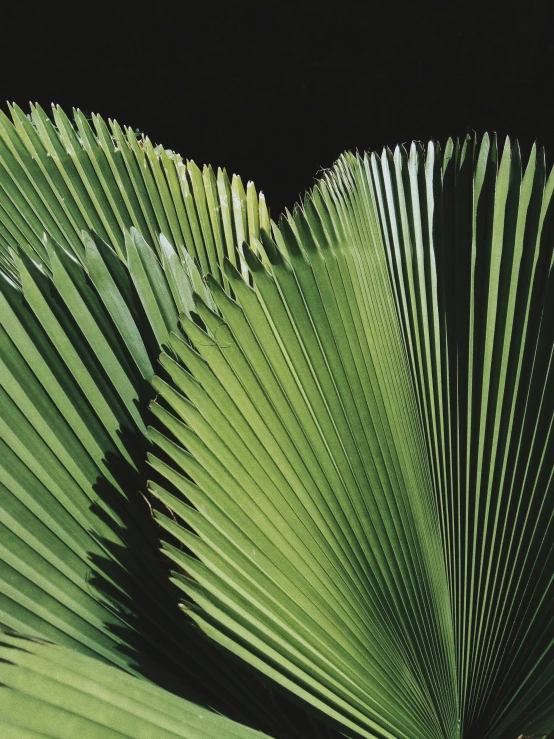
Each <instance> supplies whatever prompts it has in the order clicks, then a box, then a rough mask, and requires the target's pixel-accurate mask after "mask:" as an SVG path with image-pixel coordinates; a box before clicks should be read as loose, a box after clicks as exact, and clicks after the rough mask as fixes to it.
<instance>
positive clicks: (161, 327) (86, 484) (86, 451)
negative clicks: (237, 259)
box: [0, 113, 309, 735]
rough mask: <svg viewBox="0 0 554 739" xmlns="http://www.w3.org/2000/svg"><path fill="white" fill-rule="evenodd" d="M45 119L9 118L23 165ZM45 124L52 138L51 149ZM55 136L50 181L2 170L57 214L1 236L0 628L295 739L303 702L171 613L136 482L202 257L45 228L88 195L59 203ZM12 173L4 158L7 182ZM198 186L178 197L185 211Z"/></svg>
mask: <svg viewBox="0 0 554 739" xmlns="http://www.w3.org/2000/svg"><path fill="white" fill-rule="evenodd" d="M37 115H38V113H37ZM43 123H44V125H43V124H40V125H39V123H38V122H36V128H34V127H31V129H32V130H31V129H29V127H28V126H27V124H26V123H21V126H22V128H21V131H27V130H28V131H29V136H30V137H34V138H32V140H33V141H34V146H35V149H34V150H33V151H34V152H35V153H34V154H32V155H31V156H29V159H30V161H31V162H34V161H36V156H37V155H36V152H37V151H38V150H39V143H40V145H41V146H43V147H44V149H45V150H47V148H48V146H54V149H52V154H51V156H50V157H48V156H47V154H48V151H47V153H46V154H44V160H45V162H46V163H48V166H50V164H51V162H50V161H49V160H50V159H51V158H52V157H54V156H55V152H56V151H58V150H59V146H60V141H62V142H63V136H69V133H68V132H67V131H66V132H65V133H64V131H63V130H60V131H56V130H55V129H53V128H52V127H51V126H49V124H48V123H47V122H43ZM98 126H99V129H98V130H99V131H100V130H103V128H102V124H101V123H98ZM14 130H15V129H11V130H10V131H11V133H10V135H11V137H12V138H11V139H10V141H11V143H12V144H13V146H14V148H16V144H17V150H18V151H20V150H21V149H22V147H24V146H25V145H26V142H27V139H25V138H24V136H23V133H22V132H21V131H20V138H19V139H16V135H15V133H14ZM48 132H50V133H48ZM47 134H48V136H50V135H51V136H54V135H55V136H58V137H59V140H57V143H55V145H54V144H51V143H50V144H49V143H48V141H49V139H48V137H47ZM101 140H102V139H101V136H100V134H99V138H98V141H101ZM98 141H97V143H98ZM14 142H15V143H14ZM89 143H90V142H89ZM65 145H66V146H67V147H68V150H69V151H70V154H68V156H69V157H70V161H69V162H67V161H66V162H65V163H64V164H63V167H62V164H61V163H60V162H58V165H56V166H59V167H60V168H61V170H62V171H61V172H58V175H59V176H58V179H57V180H54V178H53V176H52V178H51V181H52V182H53V183H54V185H55V186H48V187H47V186H46V185H47V183H46V182H45V180H40V181H39V178H38V175H37V176H36V178H35V179H34V180H32V181H31V180H25V179H24V178H23V175H22V173H21V172H19V174H20V175H21V177H20V178H19V179H18V180H17V183H18V186H17V188H16V187H15V182H16V180H14V179H11V180H10V182H9V184H8V186H7V187H6V190H5V193H6V200H8V199H11V200H13V202H14V203H16V205H15V206H14V208H15V209H16V210H17V212H20V213H22V214H24V217H25V218H26V219H28V221H29V222H31V221H33V218H34V219H35V223H36V224H38V223H40V218H42V217H43V216H44V213H42V212H41V211H40V210H39V207H38V205H36V203H37V202H38V201H40V202H42V203H46V204H47V206H48V208H49V209H50V210H51V211H52V212H53V213H55V214H56V215H55V217H53V219H52V221H51V222H46V218H45V216H44V220H43V222H42V223H41V225H40V226H38V225H36V233H37V236H38V233H39V231H40V228H43V231H42V233H41V235H40V239H38V238H37V240H36V242H30V243H29V241H27V242H24V241H23V242H19V241H17V240H16V239H15V238H12V239H11V242H9V245H8V246H9V248H8V251H7V255H8V257H9V263H8V268H7V270H6V271H5V272H4V274H3V276H0V303H1V310H0V313H1V315H0V341H1V348H0V362H1V363H2V371H1V373H0V375H1V376H0V394H1V397H2V401H1V403H2V410H1V413H0V424H1V427H2V433H1V441H0V445H1V447H2V460H1V462H0V485H1V486H2V487H1V495H0V526H1V527H2V544H1V546H0V561H1V563H2V564H1V567H0V594H1V598H0V625H1V626H2V627H3V628H8V629H11V630H15V631H17V632H19V633H22V634H25V635H31V636H33V637H39V638H46V639H49V640H52V641H54V642H56V643H58V644H61V645H64V646H68V647H70V648H72V649H74V650H77V651H80V652H83V653H84V654H87V655H90V656H94V657H96V658H99V659H102V660H105V661H107V662H110V663H112V664H115V665H117V666H119V667H120V668H123V669H125V670H127V671H129V672H131V673H132V674H135V675H137V674H145V675H148V676H149V677H151V678H153V679H155V680H156V681H157V682H158V683H160V684H161V685H163V686H165V687H167V688H169V689H171V690H173V691H174V692H177V693H179V694H181V695H186V696H188V697H192V698H193V699H195V700H196V701H198V702H200V703H204V704H208V705H211V706H214V707H216V708H217V709H218V710H222V711H225V712H226V713H227V715H229V716H232V717H235V718H238V719H240V720H242V721H245V722H247V723H249V724H252V723H255V724H256V725H258V726H262V727H266V728H268V729H269V730H271V731H273V730H277V729H276V727H277V728H278V727H279V726H280V725H281V724H282V725H283V726H287V727H289V722H290V717H287V716H286V715H285V713H291V715H292V716H296V718H295V719H294V721H296V720H297V724H298V725H297V726H296V727H294V726H292V727H289V728H288V729H287V730H290V732H291V733H292V735H294V734H295V732H298V734H299V735H301V734H302V732H303V722H305V721H309V719H306V718H305V717H303V716H302V711H295V709H294V708H292V709H291V708H290V706H289V707H287V709H286V712H283V708H282V706H281V705H280V701H281V699H280V698H275V697H274V696H273V694H272V693H271V692H270V691H268V689H267V687H266V686H265V685H263V684H260V681H259V680H258V679H257V678H253V677H251V676H250V675H249V674H247V673H246V672H244V671H243V670H242V669H241V668H240V667H238V666H237V665H236V664H234V663H233V662H230V661H229V660H226V659H225V658H224V657H222V656H221V655H220V654H219V650H217V649H215V648H214V646H212V645H210V644H209V643H207V641H206V640H205V639H202V638H201V635H199V634H198V631H197V629H195V628H194V627H192V626H191V625H190V624H187V623H185V622H184V621H183V620H182V618H181V616H180V614H179V611H178V607H177V592H176V591H175V590H174V589H173V588H172V586H171V584H170V583H169V580H168V576H167V574H168V573H167V565H166V564H165V563H164V562H162V561H160V556H159V554H158V546H159V543H158V535H157V527H155V524H154V523H153V521H152V519H151V515H150V504H149V503H148V502H147V501H146V500H145V498H144V492H142V496H141V494H139V491H145V490H146V469H145V456H146V449H147V448H148V447H149V444H150V442H149V440H148V438H147V437H146V426H147V423H148V417H149V416H148V403H149V402H150V400H151V398H152V397H153V391H152V389H151V387H150V384H149V381H150V380H151V379H152V377H153V375H154V367H155V365H156V363H157V357H158V355H159V352H160V350H161V349H160V346H161V342H163V341H164V340H165V339H166V338H167V336H168V335H169V332H170V331H171V330H174V329H176V328H177V316H178V313H179V312H182V311H184V312H185V313H186V311H187V305H188V306H189V309H190V307H193V299H192V295H193V288H194V289H195V290H197V291H199V292H200V293H201V294H202V280H201V277H200V273H199V271H198V267H197V266H196V264H195V262H194V260H193V259H192V258H191V257H190V256H189V255H188V252H186V251H185V252H183V253H182V257H179V256H178V253H177V252H176V251H175V249H174V247H173V246H172V245H171V244H170V243H169V242H168V241H167V239H165V237H162V238H161V239H156V246H157V251H156V252H154V251H153V250H152V249H151V247H149V246H147V244H146V242H145V241H144V239H143V238H142V237H141V235H140V234H139V232H138V231H137V230H136V229H134V228H131V229H130V231H122V232H121V233H120V234H119V235H118V238H119V241H118V242H117V243H115V248H116V249H117V251H116V250H115V249H114V248H112V247H111V246H110V245H108V244H107V243H105V242H104V241H102V239H101V238H100V237H99V236H98V235H94V236H91V235H89V234H88V233H87V232H85V231H83V232H82V233H79V235H78V240H76V239H75V238H74V236H71V241H66V242H62V243H60V242H59V241H56V240H54V236H53V234H55V235H56V236H58V237H59V236H60V233H61V231H60V229H57V228H56V227H55V226H56V223H60V222H61V216H60V215H59V212H58V210H57V209H58V208H61V209H63V208H69V210H70V212H71V213H72V214H73V215H72V217H73V219H74V221H75V222H76V223H79V221H78V218H77V214H76V212H75V213H74V212H73V211H74V209H75V208H77V206H78V207H84V206H83V203H82V202H80V201H75V203H74V204H73V205H72V206H71V207H70V206H69V205H68V195H67V192H66V191H65V190H63V182H65V180H68V181H69V182H70V185H71V187H72V188H74V189H75V190H78V191H79V192H80V191H81V190H82V188H83V187H84V184H83V181H84V180H83V181H79V180H78V178H77V175H78V174H79V173H80V172H81V171H85V166H84V164H83V161H82V160H83V156H84V155H83V152H84V151H86V147H85V148H83V146H84V145H83V146H81V149H78V148H77V145H76V144H75V146H74V148H73V149H71V148H70V146H69V143H67V142H66V143H65ZM110 145H111V146H113V144H110ZM6 146H7V144H6ZM89 148H90V147H89ZM139 148H140V147H139ZM97 154H98V151H97ZM98 156H99V154H98ZM155 156H156V155H154V158H155ZM60 157H61V154H60ZM20 158H21V159H22V160H23V154H22V153H21V157H20ZM4 161H5V160H4ZM76 162H77V163H76ZM78 162H80V163H81V164H80V165H79V164H78ZM27 164H28V165H29V167H30V166H31V164H29V163H27ZM45 166H46V165H45ZM79 166H81V169H79ZM90 166H92V164H91V165H90ZM141 171H144V167H143V169H142V170H141ZM191 171H192V170H191ZM9 174H10V173H7V172H6V170H3V177H4V181H5V180H6V178H7V177H8V175H9ZM82 177H83V178H84V174H83V175H82ZM91 177H92V175H91ZM104 181H107V174H105V175H104ZM220 181H221V182H222V183H223V185H224V184H225V182H226V180H225V178H224V177H223V175H221V173H220ZM233 187H236V182H235V184H234V185H233ZM95 192H97V190H95ZM97 194H98V193H97ZM128 195H129V194H128ZM201 195H202V197H205V193H204V191H203V192H202V193H201V194H199V195H197V196H192V195H191V196H190V200H191V202H190V203H189V205H188V208H189V211H190V212H191V213H192V212H195V210H194V209H195V208H196V207H197V205H196V202H197V200H198V199H199V198H200V196H201ZM27 201H30V202H32V203H34V205H33V207H34V208H35V210H34V211H33V213H34V214H35V215H33V213H31V212H30V211H29V210H27V211H26V210H25V203H26V202H27ZM98 207H99V210H98V211H94V210H93V209H91V210H90V212H89V216H90V218H89V220H88V222H89V223H92V225H94V226H95V227H97V228H98V229H99V230H101V221H102V219H105V218H107V215H106V212H105V209H104V210H103V209H101V208H100V206H98ZM103 207H104V206H102V208H103ZM145 207H146V206H145ZM214 207H215V206H214ZM60 212H61V211H60ZM218 212H220V211H218ZM129 217H130V216H129ZM4 225H5V226H6V228H8V229H9V228H10V227H11V225H10V223H9V222H7V221H4ZM80 225H82V223H81V224H80ZM11 236H13V234H11V235H10V238H11ZM62 236H63V234H62ZM33 243H34V246H33ZM202 243H203V242H202ZM198 245H199V248H200V241H199V242H198ZM237 253H238V252H237ZM157 254H159V255H161V261H160V260H159V258H158V256H157ZM204 294H205V297H206V299H207V300H208V302H209V300H210V299H209V295H208V294H207V293H204ZM214 676H215V677H214ZM285 705H286V706H288V701H286V700H285ZM279 716H281V718H279Z"/></svg>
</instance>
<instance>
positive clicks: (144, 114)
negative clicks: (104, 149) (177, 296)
mask: <svg viewBox="0 0 554 739" xmlns="http://www.w3.org/2000/svg"><path fill="white" fill-rule="evenodd" d="M0 46H1V48H0V55H2V57H3V59H2V67H1V75H0V80H1V82H0V101H6V100H9V101H15V102H17V103H18V104H19V105H21V106H22V107H23V108H24V109H26V108H27V106H28V101H29V100H31V101H34V102H35V101H36V102H39V103H40V104H41V105H43V106H44V107H46V108H47V107H48V106H49V105H50V103H51V102H55V103H59V104H60V105H62V107H64V108H65V109H66V110H67V111H68V112H70V110H71V108H72V107H74V106H75V107H79V108H81V109H82V110H85V111H87V112H95V113H100V114H101V115H103V116H104V117H106V118H108V117H111V118H116V119H117V120H118V121H119V122H120V123H121V124H127V125H131V126H132V127H133V128H139V129H140V130H141V131H144V132H145V133H147V134H148V135H149V136H150V138H151V139H152V140H153V141H154V143H162V144H163V145H164V146H165V147H166V148H171V149H174V150H176V151H178V152H180V153H181V154H182V155H183V156H184V157H186V158H191V159H194V160H195V161H196V162H197V164H200V165H201V164H204V163H211V164H213V165H214V166H224V167H226V168H227V171H228V173H229V174H232V173H233V172H236V173H238V174H240V175H241V176H242V177H243V179H244V180H245V181H246V180H248V179H253V180H254V181H255V182H256V184H257V186H258V187H259V188H260V189H262V190H263V191H264V192H265V194H266V197H267V199H268V202H269V205H270V209H271V212H272V215H273V216H277V215H278V213H279V212H280V211H281V210H282V209H283V208H284V207H285V206H289V207H290V206H291V205H292V204H293V202H294V201H295V200H296V199H297V198H298V195H299V193H301V192H302V191H303V190H304V189H305V188H307V187H309V186H310V185H311V184H313V180H314V177H315V176H316V174H317V172H318V170H320V169H321V168H324V167H329V166H331V165H332V163H333V162H334V161H335V159H336V158H337V157H338V156H339V155H340V153H341V152H342V151H343V150H345V149H356V148H358V149H360V150H364V149H377V150H380V149H381V148H382V147H383V145H390V146H394V145H395V144H396V143H402V142H409V141H411V140H412V139H422V140H428V139H429V138H434V139H438V140H440V141H444V140H445V139H446V138H447V137H448V136H449V135H452V136H463V135H464V134H465V133H466V132H467V131H469V130H471V129H474V130H476V131H477V133H478V134H481V133H483V132H484V131H485V130H488V131H497V132H498V134H499V136H500V137H501V139H504V137H505V136H506V134H508V133H509V134H510V136H512V137H515V138H518V139H519V140H520V142H521V144H522V148H523V151H524V154H526V153H528V151H529V148H530V146H531V145H532V142H533V141H534V140H538V142H539V143H540V144H544V145H545V146H546V147H547V150H549V151H550V152H553V151H554V116H553V113H554V94H553V93H554V90H553V81H554V3H553V2H551V0H507V1H506V2H504V3H497V2H487V0H481V1H480V2H466V3H464V4H463V5H462V4H459V5H457V4H456V5H455V4H453V3H449V2H430V1H429V0H428V1H427V2H419V3H410V4H401V3H398V2H386V1H383V0H380V1H379V2H363V3H355V2H352V3H351V2H342V3H336V2H331V1H330V0H328V1H327V2H325V1H322V2H319V3H312V2H298V3H287V2H282V3H279V4H277V3H264V2H251V1H250V0H242V1H241V0H238V1H237V2H234V3H231V2H228V3H216V2H210V1H209V0H205V2H198V3H197V2H189V1H187V0H181V2H175V3H169V2H163V1H160V2H150V3H147V4H143V3H124V2H123V3H119V2H114V3H112V4H110V5H105V6H104V5H102V4H101V3H98V2H97V3H86V4H85V3H72V4H69V3H67V2H56V0H50V1H49V2H48V3H44V4H40V5H39V3H30V4H28V5H27V6H26V5H25V4H22V5H18V6H16V8H15V9H12V10H11V11H10V13H9V14H8V16H7V18H6V17H4V22H3V29H2V43H1V45H0ZM2 108H3V109H4V110H7V107H6V106H5V105H4V104H2ZM549 161H552V160H551V158H549Z"/></svg>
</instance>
